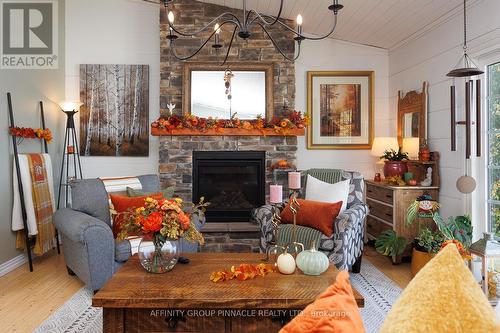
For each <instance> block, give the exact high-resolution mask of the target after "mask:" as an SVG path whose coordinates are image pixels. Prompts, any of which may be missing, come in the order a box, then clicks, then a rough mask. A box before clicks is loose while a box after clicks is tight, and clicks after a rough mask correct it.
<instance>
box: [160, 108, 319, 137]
mask: <svg viewBox="0 0 500 333" xmlns="http://www.w3.org/2000/svg"><path fill="white" fill-rule="evenodd" d="M308 124H309V117H308V116H307V115H302V112H299V111H295V110H293V111H287V112H285V113H284V115H283V116H282V117H279V118H278V117H273V119H271V121H269V122H266V121H265V119H264V118H262V117H261V116H258V117H257V119H253V120H241V119H238V118H237V117H236V114H234V115H233V116H232V117H231V118H230V119H217V118H211V117H209V118H201V117H197V116H193V115H190V114H185V115H183V116H178V115H172V114H169V115H167V116H162V117H160V118H159V119H158V120H156V121H154V122H153V123H152V124H151V127H152V128H157V129H160V130H168V131H173V130H178V129H190V130H194V131H198V132H200V133H203V132H206V131H207V130H216V131H218V130H222V129H225V128H233V129H243V130H249V131H250V130H262V131H263V130H264V129H273V130H274V131H276V132H277V133H282V134H286V132H287V130H292V129H304V128H305V127H306V126H307V125H308ZM263 132H264V131H263Z"/></svg>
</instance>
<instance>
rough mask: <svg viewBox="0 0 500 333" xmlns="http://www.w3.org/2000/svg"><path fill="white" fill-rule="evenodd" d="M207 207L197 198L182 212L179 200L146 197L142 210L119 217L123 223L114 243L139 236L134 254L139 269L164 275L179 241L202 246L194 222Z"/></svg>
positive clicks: (174, 259)
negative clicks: (139, 265)
mask: <svg viewBox="0 0 500 333" xmlns="http://www.w3.org/2000/svg"><path fill="white" fill-rule="evenodd" d="M208 205H209V204H208V203H206V202H204V198H201V199H200V202H199V203H198V204H197V205H192V207H190V208H187V209H186V207H184V205H183V202H182V200H181V199H180V198H175V199H160V200H156V199H153V198H150V197H148V198H146V199H145V200H144V205H143V206H141V207H138V208H135V209H133V210H130V211H128V212H126V213H122V214H124V215H125V216H124V219H125V222H124V223H123V226H122V229H121V231H120V233H119V235H118V239H120V240H123V239H125V238H126V237H128V236H129V235H142V236H143V238H142V240H141V243H140V244H139V253H138V254H139V260H140V262H141V265H142V267H144V269H146V271H148V272H150V273H165V272H168V271H170V270H172V268H174V266H175V264H176V263H177V260H178V259H179V254H180V248H179V240H180V239H181V238H184V239H185V240H186V241H188V242H193V243H195V242H197V243H199V244H203V242H204V240H203V235H202V234H201V233H200V232H199V231H198V229H196V226H195V224H194V219H195V218H196V217H198V219H199V218H201V217H202V216H203V214H204V212H205V209H206V207H207V206H208Z"/></svg>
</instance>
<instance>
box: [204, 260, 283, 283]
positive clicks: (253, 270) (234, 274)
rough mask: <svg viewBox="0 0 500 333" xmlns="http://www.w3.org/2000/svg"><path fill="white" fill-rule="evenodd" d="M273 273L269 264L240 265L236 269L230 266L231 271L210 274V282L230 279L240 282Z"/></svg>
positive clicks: (272, 266) (273, 268)
mask: <svg viewBox="0 0 500 333" xmlns="http://www.w3.org/2000/svg"><path fill="white" fill-rule="evenodd" d="M274 271H275V267H274V265H271V264H264V263H261V264H257V265H251V264H241V265H239V266H238V267H235V266H231V269H230V270H229V271H228V270H223V271H217V272H213V273H212V274H210V281H213V282H223V281H229V280H232V279H238V280H240V281H245V280H249V279H253V278H255V277H257V276H265V275H266V274H267V273H271V272H274Z"/></svg>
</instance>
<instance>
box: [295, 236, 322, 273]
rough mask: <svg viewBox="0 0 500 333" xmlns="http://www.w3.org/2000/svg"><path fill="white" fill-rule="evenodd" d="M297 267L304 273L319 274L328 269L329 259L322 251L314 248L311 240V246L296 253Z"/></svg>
mask: <svg viewBox="0 0 500 333" xmlns="http://www.w3.org/2000/svg"><path fill="white" fill-rule="evenodd" d="M296 261H297V267H298V268H299V269H300V270H301V271H302V272H303V273H304V274H306V275H320V274H322V273H324V272H326V270H327V269H328V266H329V265H330V261H329V260H328V257H327V256H326V254H324V253H323V252H320V251H318V250H317V249H316V244H315V242H314V241H313V242H312V244H311V248H310V249H309V250H305V251H302V252H300V253H299V254H298V255H297V260H296Z"/></svg>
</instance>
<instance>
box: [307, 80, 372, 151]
mask: <svg viewBox="0 0 500 333" xmlns="http://www.w3.org/2000/svg"><path fill="white" fill-rule="evenodd" d="M373 89H374V72H373V71H315V72H307V112H308V114H309V116H310V117H311V124H310V125H309V128H308V131H307V148H308V149H370V148H371V144H372V141H373V102H374V100H373V98H374V97H373V95H374V90H373Z"/></svg>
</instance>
